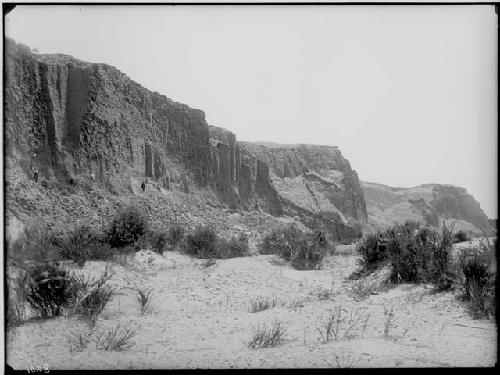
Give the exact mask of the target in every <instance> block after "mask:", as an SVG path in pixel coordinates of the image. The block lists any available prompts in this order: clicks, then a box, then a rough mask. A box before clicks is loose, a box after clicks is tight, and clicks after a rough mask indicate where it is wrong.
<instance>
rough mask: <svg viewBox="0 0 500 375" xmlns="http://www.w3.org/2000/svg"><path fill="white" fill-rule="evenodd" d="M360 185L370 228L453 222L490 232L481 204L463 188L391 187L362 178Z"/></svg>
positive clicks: (467, 228) (473, 230)
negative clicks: (407, 221) (399, 224)
mask: <svg viewBox="0 0 500 375" xmlns="http://www.w3.org/2000/svg"><path fill="white" fill-rule="evenodd" d="M361 185H362V187H363V191H364V195H365V199H366V205H367V208H368V222H369V224H370V225H372V226H373V227H374V228H384V227H387V226H390V225H393V224H396V223H401V222H404V221H405V220H415V221H420V222H423V223H425V224H428V225H431V226H435V227H437V226H440V225H441V223H442V222H446V223H450V224H451V223H454V227H455V230H459V229H462V230H465V231H467V232H469V233H471V234H478V235H479V234H483V233H487V234H490V233H492V232H493V229H494V228H493V227H492V226H491V224H490V222H489V221H488V218H487V216H486V214H485V213H484V212H483V210H482V209H481V206H480V205H479V203H478V202H477V201H476V200H475V199H474V197H473V196H472V195H470V194H468V193H467V191H466V190H465V189H464V188H461V187H456V186H452V185H439V184H425V185H419V186H416V187H412V188H394V187H390V186H386V185H382V184H375V183H371V182H364V181H363V182H362V183H361Z"/></svg>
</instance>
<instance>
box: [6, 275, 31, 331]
mask: <svg viewBox="0 0 500 375" xmlns="http://www.w3.org/2000/svg"><path fill="white" fill-rule="evenodd" d="M6 271H7V272H6V273H5V275H6V277H7V280H8V284H7V286H8V287H7V316H6V318H7V319H6V320H7V322H6V323H7V328H14V327H17V326H19V325H20V324H21V323H22V322H23V321H24V320H25V318H26V302H27V301H26V296H27V291H28V285H29V273H28V272H27V271H25V270H23V269H17V270H10V269H7V270H6Z"/></svg>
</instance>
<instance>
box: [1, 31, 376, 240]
mask: <svg viewBox="0 0 500 375" xmlns="http://www.w3.org/2000/svg"><path fill="white" fill-rule="evenodd" d="M5 54H6V55H5V63H6V66H5V98H6V101H5V135H6V137H5V142H6V143H5V146H6V167H7V168H9V167H15V168H18V169H20V170H21V171H22V173H24V175H25V177H26V178H31V176H32V174H33V173H32V168H37V169H38V170H39V179H40V181H41V182H42V183H44V184H45V185H47V184H48V185H51V186H54V185H55V186H68V185H74V186H76V187H78V186H80V185H81V186H83V185H84V184H85V183H86V182H90V181H92V184H97V185H98V186H100V187H101V188H104V189H107V190H108V191H110V192H112V193H114V194H118V195H122V194H128V193H137V192H140V186H141V183H142V181H144V180H149V181H153V182H154V183H155V186H158V188H159V189H161V188H162V189H164V190H171V191H172V192H175V191H183V192H184V193H196V192H197V191H200V192H205V193H208V194H212V196H213V197H216V198H218V200H219V201H220V202H222V203H223V204H224V205H226V206H229V207H231V208H242V209H246V210H259V211H264V212H268V213H270V214H272V215H274V216H280V215H283V214H286V215H291V216H298V217H299V218H300V219H301V220H302V221H303V222H304V223H306V225H309V226H313V225H319V226H322V227H324V228H325V229H327V230H329V231H330V232H331V233H333V234H334V235H335V237H337V238H338V239H341V238H351V237H353V236H354V235H355V234H356V233H357V232H356V230H354V229H353V228H352V227H353V225H354V224H356V223H358V222H364V221H366V217H367V216H366V208H365V202H364V198H363V195H362V191H361V188H360V187H359V181H358V177H357V175H356V173H355V172H354V171H353V170H352V169H351V167H350V165H349V162H348V161H347V160H345V159H344V158H343V157H342V155H341V153H340V151H339V150H338V149H337V148H335V147H325V146H306V145H298V146H283V145H281V146H276V145H271V144H268V145H257V144H250V143H244V142H238V141H237V140H236V136H235V135H234V134H233V133H231V132H229V131H227V130H225V129H222V128H218V127H215V126H209V125H208V124H207V123H206V120H205V114H204V113H203V112H202V111H201V110H197V109H193V108H190V107H188V106H187V105H184V104H181V103H176V102H174V101H172V100H171V99H169V98H167V97H166V96H164V95H160V94H158V93H156V92H151V91H148V90H147V89H145V88H144V87H142V86H141V85H139V84H138V83H136V82H134V81H132V80H130V79H129V78H128V77H127V76H126V75H125V74H123V73H122V72H120V71H119V70H117V69H116V68H114V67H111V66H108V65H104V64H91V63H86V62H82V61H79V60H77V59H74V58H72V57H70V56H65V55H39V54H33V53H31V51H30V50H29V48H27V47H24V46H22V45H19V44H16V43H15V42H13V41H11V40H8V39H7V40H6V44H5ZM317 223H319V224H317Z"/></svg>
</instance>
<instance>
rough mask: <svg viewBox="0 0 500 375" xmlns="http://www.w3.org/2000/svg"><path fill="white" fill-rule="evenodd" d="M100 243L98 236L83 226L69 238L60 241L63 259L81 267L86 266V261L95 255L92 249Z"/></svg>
mask: <svg viewBox="0 0 500 375" xmlns="http://www.w3.org/2000/svg"><path fill="white" fill-rule="evenodd" d="M96 243H98V239H97V235H96V233H94V232H93V231H92V229H91V228H90V227H88V226H85V225H82V226H80V227H78V228H76V229H75V230H73V231H72V232H71V233H70V234H69V235H68V236H67V237H63V238H61V239H60V240H59V246H60V248H61V252H60V254H61V257H62V258H63V259H71V260H72V261H73V262H75V263H76V264H77V265H79V266H80V267H83V266H84V265H85V262H86V260H87V259H88V258H89V257H91V256H92V255H93V254H91V253H92V251H91V250H90V248H92V247H94V246H95V244H96Z"/></svg>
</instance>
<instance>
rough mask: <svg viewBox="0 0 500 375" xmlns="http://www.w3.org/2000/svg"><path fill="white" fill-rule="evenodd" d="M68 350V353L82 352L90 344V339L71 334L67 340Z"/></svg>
mask: <svg viewBox="0 0 500 375" xmlns="http://www.w3.org/2000/svg"><path fill="white" fill-rule="evenodd" d="M67 342H68V349H69V352H70V353H74V352H83V350H84V349H85V348H86V347H87V346H88V344H89V343H90V338H89V337H86V336H82V334H78V335H77V334H74V333H73V334H72V335H71V336H70V337H68V339H67Z"/></svg>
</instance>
